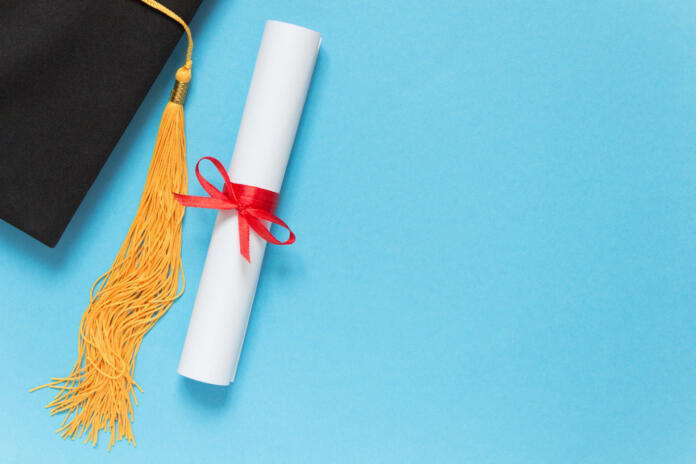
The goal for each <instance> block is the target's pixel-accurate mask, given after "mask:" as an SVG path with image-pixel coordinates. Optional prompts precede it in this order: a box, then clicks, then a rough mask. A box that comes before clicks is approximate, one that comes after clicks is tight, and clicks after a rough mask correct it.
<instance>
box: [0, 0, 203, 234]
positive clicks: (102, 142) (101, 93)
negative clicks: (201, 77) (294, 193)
mask: <svg viewBox="0 0 696 464" xmlns="http://www.w3.org/2000/svg"><path fill="white" fill-rule="evenodd" d="M161 3H162V4H163V5H166V6H167V7H169V8H170V9H172V10H173V11H175V12H176V13H177V14H179V15H180V16H181V17H182V18H184V19H185V20H186V21H190V19H191V17H192V16H193V14H194V12H195V10H196V8H197V7H198V5H199V4H200V0H164V1H162V2H161ZM181 35H182V28H181V26H180V25H178V24H177V23H175V22H174V21H172V20H170V19H169V18H167V17H166V16H164V15H162V14H161V13H159V12H157V11H155V10H153V9H151V8H150V7H148V6H146V5H144V4H142V3H141V2H140V1H138V0H96V1H95V0H5V1H0V218H2V219H4V220H5V221H7V222H9V223H10V224H13V225H14V226H16V227H18V228H19V229H21V230H23V231H24V232H26V233H27V234H29V235H31V236H33V237H35V238H37V239H38V240H40V241H41V242H43V243H45V244H46V245H48V246H55V245H56V244H57V243H58V240H59V239H60V236H61V234H62V233H63V231H64V230H65V228H66V227H67V225H68V222H69V221H70V219H71V217H72V216H73V214H74V213H75V210H76V209H77V207H78V206H79V204H80V202H81V201H82V199H83V198H84V196H85V195H86V193H87V190H88V189H89V187H90V186H91V185H92V183H93V182H94V180H95V178H96V177H97V174H99V171H100V169H101V168H102V166H103V165H104V163H105V162H106V159H107V157H108V156H109V154H110V153H111V151H112V150H113V148H114V146H115V145H116V142H118V139H119V138H120V137H121V134H122V133H123V131H124V130H125V129H126V126H127V125H128V123H129V121H130V120H131V118H132V117H133V114H134V113H135V111H136V110H137V109H138V106H139V105H140V103H141V101H142V100H143V98H144V97H145V94H146V93H147V91H148V90H149V88H150V86H151V85H152V83H153V82H154V80H155V78H156V77H157V75H158V74H159V72H160V71H161V69H162V67H163V66H164V64H165V62H166V60H167V58H168V57H169V55H170V54H171V52H172V50H173V48H174V46H175V45H176V43H177V41H178V40H179V38H180V37H181ZM181 59H182V62H183V60H184V57H183V56H182V57H181ZM172 83H173V76H172ZM165 104H166V102H165V101H163V102H162V108H164V105H165Z"/></svg>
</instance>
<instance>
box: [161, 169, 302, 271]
mask: <svg viewBox="0 0 696 464" xmlns="http://www.w3.org/2000/svg"><path fill="white" fill-rule="evenodd" d="M203 160H208V161H210V162H211V163H213V164H214V165H215V167H216V168H217V170H218V171H219V172H220V174H221V175H222V178H223V179H224V180H225V186H224V187H223V189H222V191H220V190H218V189H216V188H215V187H214V186H213V184H211V183H210V182H208V181H207V180H206V179H205V178H204V177H203V176H202V175H201V173H200V171H199V170H198V165H200V164H201V161H203ZM196 177H197V178H198V182H200V183H201V185H202V186H203V189H205V191H206V192H208V195H210V197H198V196H193V195H181V194H179V193H175V194H174V197H176V199H177V201H178V202H179V203H181V204H182V205H184V206H192V207H194V208H210V209H236V210H237V222H238V223H239V252H240V253H241V254H242V256H244V259H246V260H247V261H248V262H251V259H250V258H249V228H250V227H251V228H252V229H254V232H256V233H257V234H259V235H260V236H261V238H263V239H264V240H266V241H267V242H269V243H273V244H274V245H290V244H292V243H295V234H293V233H292V231H291V230H290V227H288V225H287V224H285V223H284V222H283V221H282V220H281V219H280V218H278V217H277V216H275V215H274V214H273V212H274V211H275V208H276V205H277V204H278V198H279V197H280V195H278V194H277V193H276V192H273V191H271V190H266V189H262V188H259V187H253V186H251V185H244V184H235V183H234V182H231V181H230V177H229V176H228V175H227V171H225V168H224V166H223V165H222V163H221V162H220V161H218V160H217V159H215V158H213V157H211V156H204V157H203V158H201V159H200V160H198V163H196ZM262 220H264V221H269V222H272V223H273V224H278V225H279V226H281V227H284V228H285V229H287V231H288V232H289V233H290V236H289V237H288V239H287V240H286V241H284V242H281V241H280V240H278V239H277V238H275V237H274V236H273V234H272V233H271V231H270V229H267V228H266V226H265V225H264V224H263V222H261V221H262Z"/></svg>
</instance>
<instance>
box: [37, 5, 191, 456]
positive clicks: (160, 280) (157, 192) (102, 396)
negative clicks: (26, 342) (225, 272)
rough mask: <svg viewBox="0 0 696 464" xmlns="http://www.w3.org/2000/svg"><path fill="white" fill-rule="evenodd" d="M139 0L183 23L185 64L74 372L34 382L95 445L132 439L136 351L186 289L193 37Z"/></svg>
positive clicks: (70, 433) (66, 425)
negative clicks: (49, 391)
mask: <svg viewBox="0 0 696 464" xmlns="http://www.w3.org/2000/svg"><path fill="white" fill-rule="evenodd" d="M142 1H143V3H145V4H147V5H149V6H151V7H153V8H156V9H157V10H158V11H161V12H162V13H164V14H166V15H167V16H169V17H171V18H172V19H174V20H176V21H177V22H179V23H180V24H182V25H183V27H184V28H185V30H186V33H187V35H188V38H189V48H188V52H187V60H186V65H185V66H184V67H182V68H180V69H179V70H178V71H177V73H176V83H175V85H174V89H173V90H172V93H171V96H170V101H169V103H167V106H166V107H165V109H164V114H163V115H162V121H161V123H160V127H159V132H158V134H157V140H156V143H155V150H154V153H153V155H152V162H151V164H150V170H149V172H148V175H147V180H146V182H145V188H144V190H143V194H142V197H141V199H140V205H139V206H138V211H137V213H136V215H135V219H134V220H133V223H132V225H131V227H130V229H129V230H128V235H127V236H126V239H125V241H124V242H123V245H122V246H121V250H120V251H119V252H118V255H117V256H116V259H115V260H114V263H113V264H112V266H111V269H109V271H107V272H106V273H105V274H104V275H102V276H101V277H99V278H98V279H97V281H96V282H95V283H94V285H93V286H92V292H91V295H90V304H89V306H88V307H87V310H86V311H85V313H84V315H83V316H82V321H81V322H80V333H79V342H78V357H77V362H76V364H75V366H74V367H73V370H72V373H71V374H70V375H69V376H68V377H64V378H54V379H52V382H50V383H48V384H46V385H43V386H41V387H37V388H35V389H33V390H32V391H34V390H37V389H40V388H45V387H50V388H54V389H57V390H58V393H57V394H56V396H55V398H54V400H53V401H51V402H50V403H49V404H48V405H47V407H48V408H50V409H51V414H57V413H63V412H65V413H66V416H65V419H64V420H63V424H62V426H61V427H60V428H59V429H58V430H57V432H58V433H60V434H61V435H62V436H63V438H68V437H70V438H73V439H74V438H76V437H77V436H80V437H82V436H83V435H86V438H85V443H88V442H92V443H93V444H94V445H95V446H96V444H97V439H98V435H99V431H101V430H104V431H105V432H107V433H108V432H110V435H111V439H110V441H109V449H111V447H112V446H113V445H114V443H115V441H116V440H121V439H123V438H125V439H126V440H128V441H129V442H130V443H132V444H134V445H135V440H134V438H133V431H132V428H131V422H132V420H133V404H137V400H136V398H135V391H134V387H135V388H138V389H139V390H140V391H142V389H140V387H139V386H138V384H137V383H135V380H134V379H133V376H134V372H135V358H136V355H137V353H138V349H139V348H140V344H141V342H142V340H143V337H144V336H145V334H146V333H147V332H148V331H149V330H150V329H151V328H152V326H153V325H154V324H155V323H156V322H157V321H158V320H159V319H160V318H161V317H162V316H163V315H164V314H165V313H166V312H167V310H168V309H169V308H170V306H171V305H172V302H173V301H174V300H175V299H176V298H178V297H179V295H181V292H183V269H182V266H181V223H182V220H183V216H184V207H183V206H181V205H180V204H179V203H178V202H177V201H176V200H175V199H174V196H173V195H172V193H173V192H186V190H187V176H186V139H185V135H184V108H183V103H184V99H185V98H186V92H187V90H188V84H189V81H190V80H191V53H192V49H193V42H192V40H191V33H190V30H189V28H188V26H187V25H186V23H184V21H183V20H181V18H179V17H178V16H177V15H176V14H175V13H173V12H171V11H170V10H168V9H166V8H165V7H163V6H162V5H160V4H159V3H157V2H154V1H152V0H142ZM179 276H181V278H182V288H181V292H180V291H179V290H178V287H179ZM95 289H96V291H95Z"/></svg>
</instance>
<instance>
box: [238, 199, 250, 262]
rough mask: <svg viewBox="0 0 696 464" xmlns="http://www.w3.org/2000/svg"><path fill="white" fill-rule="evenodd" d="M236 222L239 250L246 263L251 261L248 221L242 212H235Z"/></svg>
mask: <svg viewBox="0 0 696 464" xmlns="http://www.w3.org/2000/svg"><path fill="white" fill-rule="evenodd" d="M237 224H238V225H239V252H240V253H241V254H242V256H244V259H246V260H247V262H248V263H251V257H250V256H249V223H248V222H247V219H246V217H245V216H244V214H242V213H240V212H239V211H238V212H237Z"/></svg>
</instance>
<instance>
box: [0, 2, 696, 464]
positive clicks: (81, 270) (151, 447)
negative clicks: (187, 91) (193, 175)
mask: <svg viewBox="0 0 696 464" xmlns="http://www.w3.org/2000/svg"><path fill="white" fill-rule="evenodd" d="M661 3H662V4H661ZM269 18H272V19H279V20H284V21H288V22H293V23H297V24H300V25H303V26H306V27H309V28H312V29H315V30H318V31H320V32H322V33H323V35H324V42H323V44H322V49H321V52H320V56H319V60H318V63H317V68H316V73H315V75H314V81H313V84H312V88H311V91H310V94H309V98H308V101H307V106H306V108H305V112H304V116H303V121H302V124H301V127H300V131H299V133H298V137H297V141H296V144H295V148H294V152H293V156H292V159H291V163H290V167H289V170H288V173H287V176H286V181H285V184H284V191H283V197H282V202H281V203H282V204H281V206H280V212H279V215H280V217H282V218H284V219H285V220H286V221H287V222H288V223H289V224H290V225H291V226H292V227H293V229H294V231H295V232H296V233H297V235H298V237H299V238H298V241H297V243H296V244H295V245H293V246H291V247H270V248H269V249H268V253H267V256H266V261H265V263H264V269H263V274H262V276H261V284H260V286H259V288H258V293H257V298H256V302H255V305H254V311H253V314H252V318H251V321H250V325H249V332H248V335H247V339H246V343H245V347H244V352H243V354H242V360H241V365H240V369H239V372H238V376H237V381H236V382H235V383H234V384H233V385H232V386H231V387H230V388H218V387H212V386H206V385H203V384H198V383H196V382H192V381H188V380H186V379H184V378H182V377H180V376H178V375H177V373H176V368H177V364H178V359H179V354H180V350H181V347H182V343H183V339H184V335H185V333H186V328H187V325H188V320H189V315H190V312H191V308H192V304H193V300H194V297H195V293H196V288H197V285H198V281H199V278H200V274H201V270H202V267H203V261H204V257H205V251H206V249H207V245H208V240H209V237H210V234H211V230H212V224H213V221H214V217H215V213H214V212H211V211H203V210H191V211H189V212H188V214H187V217H186V220H185V223H184V251H183V259H184V264H185V269H186V272H187V278H188V290H187V291H186V293H185V294H184V296H183V297H182V298H181V299H180V300H178V301H177V302H176V303H175V305H174V306H173V307H172V309H171V311H170V313H169V314H168V315H167V316H166V317H165V318H164V319H163V320H161V321H160V323H159V324H158V325H157V326H156V327H155V328H154V329H153V330H152V331H151V333H150V334H148V335H147V337H146V338H145V341H144V344H143V347H142V350H141V352H140V354H139V356H138V363H137V369H136V380H137V381H138V382H139V383H140V384H141V385H142V386H143V387H144V389H145V393H144V394H141V395H140V396H139V399H140V406H139V407H137V408H136V411H135V423H134V428H135V434H136V440H137V448H133V447H131V446H129V445H127V444H125V443H120V444H118V445H117V446H116V447H115V449H113V450H112V451H111V453H108V454H107V452H106V447H105V446H103V444H104V443H101V444H100V445H99V446H98V447H97V448H96V449H93V448H91V447H88V446H84V445H82V444H80V443H77V442H76V443H72V442H64V441H63V440H61V439H60V438H58V437H57V436H56V435H54V433H53V431H54V430H55V429H56V428H58V425H59V423H60V419H58V418H56V417H49V415H48V412H47V411H46V410H44V409H43V406H44V405H45V404H46V403H47V402H48V401H49V400H50V398H52V394H51V393H50V392H48V391H41V392H38V393H33V394H29V393H28V392H27V391H28V389H29V388H30V387H33V386H36V385H38V384H41V383H44V382H45V381H47V379H48V378H49V377H50V376H60V375H65V374H67V373H68V372H69V369H70V368H71V367H72V365H73V363H74V360H75V354H76V351H75V350H76V342H77V328H78V323H79V320H80V316H81V314H82V312H83V311H84V309H85V307H86V304H87V301H88V295H89V287H90V285H91V283H92V281H93V279H94V278H96V277H97V276H98V275H100V274H101V273H102V272H103V271H104V270H105V269H107V268H108V267H109V265H110V263H111V261H112V259H113V257H114V255H115V254H116V251H117V250H118V248H119V247H120V245H121V241H122V239H123V237H124V235H125V232H126V230H127V228H128V225H129V224H130V222H131V219H132V217H133V215H134V213H135V210H136V208H137V204H138V198H139V196H140V193H141V190H142V186H143V184H144V179H145V176H146V172H147V167H148V165H149V161H150V154H151V150H152V146H153V142H154V134H155V133H156V130H157V126H158V123H159V118H160V114H161V111H162V108H163V106H164V102H165V101H166V99H167V95H168V92H169V90H170V86H171V79H172V76H173V73H174V71H175V69H176V68H177V67H178V65H179V64H180V63H181V60H182V59H183V52H184V49H183V44H180V45H179V47H178V48H177V50H176V51H175V53H174V54H173V55H172V59H171V60H170V62H169V63H168V65H167V67H166V69H165V70H164V71H163V73H162V75H161V76H160V78H159V79H158V81H157V83H156V84H155V86H154V87H153V88H152V90H151V92H150V93H149V95H148V97H147V99H146V100H145V101H144V103H143V105H142V107H141V108H140V110H139V111H138V113H137V114H136V116H135V118H134V120H133V122H132V124H131V125H130V127H129V128H128V130H127V131H126V133H125V134H124V136H123V138H122V139H121V141H120V143H119V145H118V147H117V148H116V150H115V151H114V153H113V154H112V156H111V158H110V159H109V161H108V163H107V165H106V167H105V168H104V170H103V172H102V173H101V175H100V176H99V179H98V180H97V182H96V184H95V185H94V186H93V188H92V189H91V191H90V193H89V195H88V196H87V198H86V199H85V201H84V202H83V204H82V206H81V207H80V209H79V211H78V213H77V215H76V216H75V218H74V219H73V221H72V223H71V224H70V226H69V228H68V230H67V232H66V234H65V235H64V237H63V239H62V240H61V242H60V244H59V245H58V247H57V248H56V249H53V250H52V249H48V248H46V247H44V246H43V245H41V244H39V243H37V242H35V241H34V240H32V239H30V238H29V237H27V236H24V235H23V234H21V233H20V232H18V231H17V230H15V229H13V228H11V227H10V226H8V225H7V224H5V223H2V224H0V263H1V266H0V290H1V292H2V294H1V302H0V307H1V308H2V311H0V353H2V355H1V358H0V359H1V360H2V361H1V362H2V364H1V365H2V371H3V374H2V375H1V376H0V411H1V414H0V430H2V432H3V433H1V434H0V453H2V456H3V458H2V461H3V462H48V461H49V460H50V462H54V463H64V462H66V463H67V462H70V463H74V462H101V461H104V462H132V463H138V462H143V463H153V462H293V463H294V462H298V463H300V462H302V463H307V462H321V463H326V462H399V463H401V462H447V463H455V462H457V463H458V462H474V463H566V462H568V463H576V462H577V463H580V462H582V463H629V462H630V463H642V462H645V463H656V462H660V463H692V462H695V461H696V401H694V400H695V394H696V338H695V335H696V313H694V300H695V298H696V272H695V271H696V213H695V211H696V182H695V180H696V159H695V158H694V154H695V153H696V150H695V148H696V147H695V144H696V138H695V137H694V126H695V125H696V4H694V2H691V1H674V2H655V1H641V0H630V1H610V2H559V1H550V0H549V1H538V2H519V1H477V2H462V1H460V0H456V1H455V0H448V1H434V2H433V1H397V0H388V1H379V2H375V1H368V0H363V1H331V2H311V1H306V0H292V1H285V0H284V1H280V0H267V1H263V2H261V1H242V0H236V1H220V0H217V1H214V0H205V1H204V2H203V6H202V7H201V9H200V10H199V12H198V14H197V15H196V17H195V20H194V21H193V25H192V26H193V29H194V35H195V38H196V40H197V42H196V45H197V47H196V50H195V57H194V60H195V80H194V83H193V88H192V92H191V95H190V97H189V101H188V104H187V108H186V112H187V134H188V139H189V167H190V169H192V168H193V165H194V163H195V161H196V160H197V159H198V158H200V157H201V156H203V155H216V156H219V157H220V158H221V159H222V160H223V161H224V162H225V163H227V162H228V161H229V159H230V156H231V152H232V148H233V146H234V141H235V137H236V131H237V128H238V127H239V121H240V117H241V113H242V109H243V104H244V100H245V96H246V92H247V89H248V86H249V81H250V77H251V72H252V70H253V66H254V61H255V56H256V52H257V50H258V45H259V41H260V37H261V33H262V30H263V25H264V21H265V20H266V19H269ZM209 173H210V171H209ZM190 185H191V192H192V193H194V194H201V193H202V189H201V188H200V186H199V185H198V184H197V183H196V182H195V180H194V179H191V182H190Z"/></svg>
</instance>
